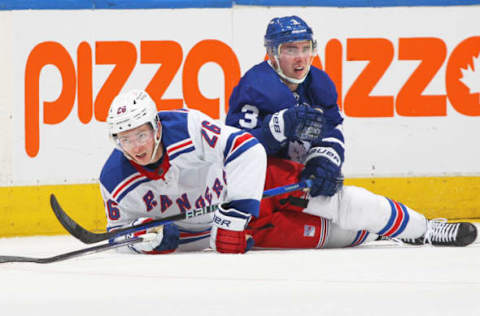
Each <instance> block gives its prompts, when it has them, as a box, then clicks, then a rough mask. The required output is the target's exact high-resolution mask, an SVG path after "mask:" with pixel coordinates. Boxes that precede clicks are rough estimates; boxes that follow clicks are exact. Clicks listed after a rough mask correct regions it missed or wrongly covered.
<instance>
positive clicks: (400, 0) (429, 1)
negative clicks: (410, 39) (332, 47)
mask: <svg viewBox="0 0 480 316" xmlns="http://www.w3.org/2000/svg"><path fill="white" fill-rule="evenodd" d="M235 3H236V4H239V5H261V6H296V7H297V6H298V7H308V6H312V7H399V6H452V5H474V4H480V1H479V0H370V1H368V0H296V1H292V0H236V1H235Z"/></svg>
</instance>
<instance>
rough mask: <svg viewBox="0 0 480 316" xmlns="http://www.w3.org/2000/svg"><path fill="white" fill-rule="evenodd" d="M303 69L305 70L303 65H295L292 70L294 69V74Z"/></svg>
mask: <svg viewBox="0 0 480 316" xmlns="http://www.w3.org/2000/svg"><path fill="white" fill-rule="evenodd" d="M304 70H305V67H303V66H297V67H295V68H294V71H295V73H296V74H298V73H302V72H303V71H304Z"/></svg>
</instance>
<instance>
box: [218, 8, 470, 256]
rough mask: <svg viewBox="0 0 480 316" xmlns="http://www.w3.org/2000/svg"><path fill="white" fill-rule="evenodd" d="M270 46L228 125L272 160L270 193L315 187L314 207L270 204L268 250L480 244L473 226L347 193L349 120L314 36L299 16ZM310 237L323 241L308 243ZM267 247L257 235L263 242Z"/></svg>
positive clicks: (283, 25)
mask: <svg viewBox="0 0 480 316" xmlns="http://www.w3.org/2000/svg"><path fill="white" fill-rule="evenodd" d="M264 39H265V42H264V43H265V47H266V50H267V54H268V57H269V60H268V61H264V62H262V63H260V64H258V65H255V66H253V67H252V68H251V69H249V70H248V71H247V72H246V73H245V75H244V76H243V77H242V78H241V79H240V82H239V83H238V85H237V86H236V87H235V88H234V90H233V92H232V95H231V97H230V109H229V112H228V114H227V118H226V123H227V124H228V125H232V126H235V127H238V128H242V129H244V130H247V131H249V132H250V133H251V134H253V135H254V136H255V137H256V138H257V139H258V140H259V141H260V143H261V144H262V145H263V146H264V148H265V150H266V152H267V154H268V156H269V157H270V158H269V160H268V169H267V180H266V188H267V189H268V188H269V187H274V186H278V185H285V184H288V182H296V181H298V178H310V179H312V180H313V186H312V188H311V191H310V194H309V195H308V197H307V199H303V200H299V199H298V194H297V196H295V194H291V195H293V198H289V199H285V197H281V198H277V199H275V198H273V199H271V200H270V201H265V202H263V203H262V206H261V212H260V218H259V219H258V220H257V221H256V223H262V224H261V225H263V224H266V223H274V224H273V225H270V228H269V229H265V230H263V231H262V236H261V237H262V238H264V240H262V241H261V243H263V244H264V245H265V244H267V245H268V246H273V247H289V248H296V247H297V246H298V247H303V246H305V247H342V246H354V245H358V244H361V243H362V242H364V241H366V240H374V239H376V238H379V236H380V238H381V237H382V236H383V237H386V238H398V239H402V240H404V241H405V242H408V243H414V244H423V243H431V244H433V245H447V246H465V245H468V244H470V243H472V242H473V241H474V240H475V239H476V236H477V230H476V227H475V226H474V225H472V224H471V223H447V222H445V221H443V220H442V221H439V220H430V221H429V220H427V219H426V218H425V216H423V215H422V214H420V213H418V212H416V211H414V210H412V209H410V208H409V207H407V206H405V205H403V204H402V203H399V202H397V201H394V200H392V199H389V198H386V197H383V196H380V195H377V194H374V193H372V192H369V191H367V190H365V189H363V188H359V187H354V186H343V176H342V165H343V162H344V159H345V145H344V136H343V132H342V123H343V118H342V115H341V114H340V110H339V108H338V106H337V92H336V89H335V86H334V84H333V82H332V80H331V79H330V78H329V76H328V75H327V74H326V73H325V72H324V71H322V70H320V69H318V68H316V67H314V66H312V61H313V58H314V56H315V54H316V41H315V39H314V37H313V31H312V29H311V28H310V27H309V26H308V24H307V23H306V22H305V21H304V20H302V19H301V18H299V17H298V16H286V17H279V18H274V19H272V20H271V21H270V22H269V24H268V26H267V31H266V34H265V38H264ZM269 175H271V176H269ZM303 198H304V197H303ZM312 217H317V220H314V219H313V218H312ZM318 218H321V219H325V221H319V220H318ZM261 225H260V226H261ZM291 227H296V229H293V231H294V232H295V233H293V232H292V234H290V236H289V239H288V241H286V240H283V239H282V237H283V236H284V235H285V233H284V232H285V231H289V230H290V228H291ZM302 227H303V228H304V229H303V230H302ZM307 228H308V229H307ZM319 231H320V233H319ZM307 232H308V233H307ZM310 232H316V233H317V234H318V236H321V237H318V238H321V240H317V241H314V242H309V241H307V239H308V237H311V236H310ZM295 234H296V236H294V235H295ZM328 235H329V236H328ZM265 240H269V241H270V242H265ZM259 241H260V236H259V235H257V236H256V240H255V242H256V243H257V244H258V243H259ZM282 243H283V244H282Z"/></svg>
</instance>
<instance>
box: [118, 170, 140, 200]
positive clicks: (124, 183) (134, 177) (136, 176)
mask: <svg viewBox="0 0 480 316" xmlns="http://www.w3.org/2000/svg"><path fill="white" fill-rule="evenodd" d="M142 177H143V175H141V174H140V173H134V174H133V175H131V176H130V177H128V178H126V179H125V180H124V181H122V182H121V183H120V184H119V185H118V186H117V188H116V189H115V190H114V191H113V194H112V197H113V198H114V199H116V198H117V196H118V195H119V194H120V192H121V191H122V190H123V189H124V188H125V187H126V186H128V185H130V183H132V182H134V181H136V180H138V179H140V178H142Z"/></svg>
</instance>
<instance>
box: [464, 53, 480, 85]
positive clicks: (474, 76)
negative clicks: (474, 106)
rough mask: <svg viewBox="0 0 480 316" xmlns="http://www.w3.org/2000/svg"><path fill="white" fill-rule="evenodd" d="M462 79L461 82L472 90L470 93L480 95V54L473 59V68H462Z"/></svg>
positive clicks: (468, 66)
mask: <svg viewBox="0 0 480 316" xmlns="http://www.w3.org/2000/svg"><path fill="white" fill-rule="evenodd" d="M460 71H461V72H462V78H460V81H461V82H462V83H463V84H464V85H465V86H466V87H467V88H468V89H469V90H470V93H480V53H479V54H478V56H477V57H475V56H474V57H473V67H471V66H470V65H467V68H466V69H464V68H460Z"/></svg>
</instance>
